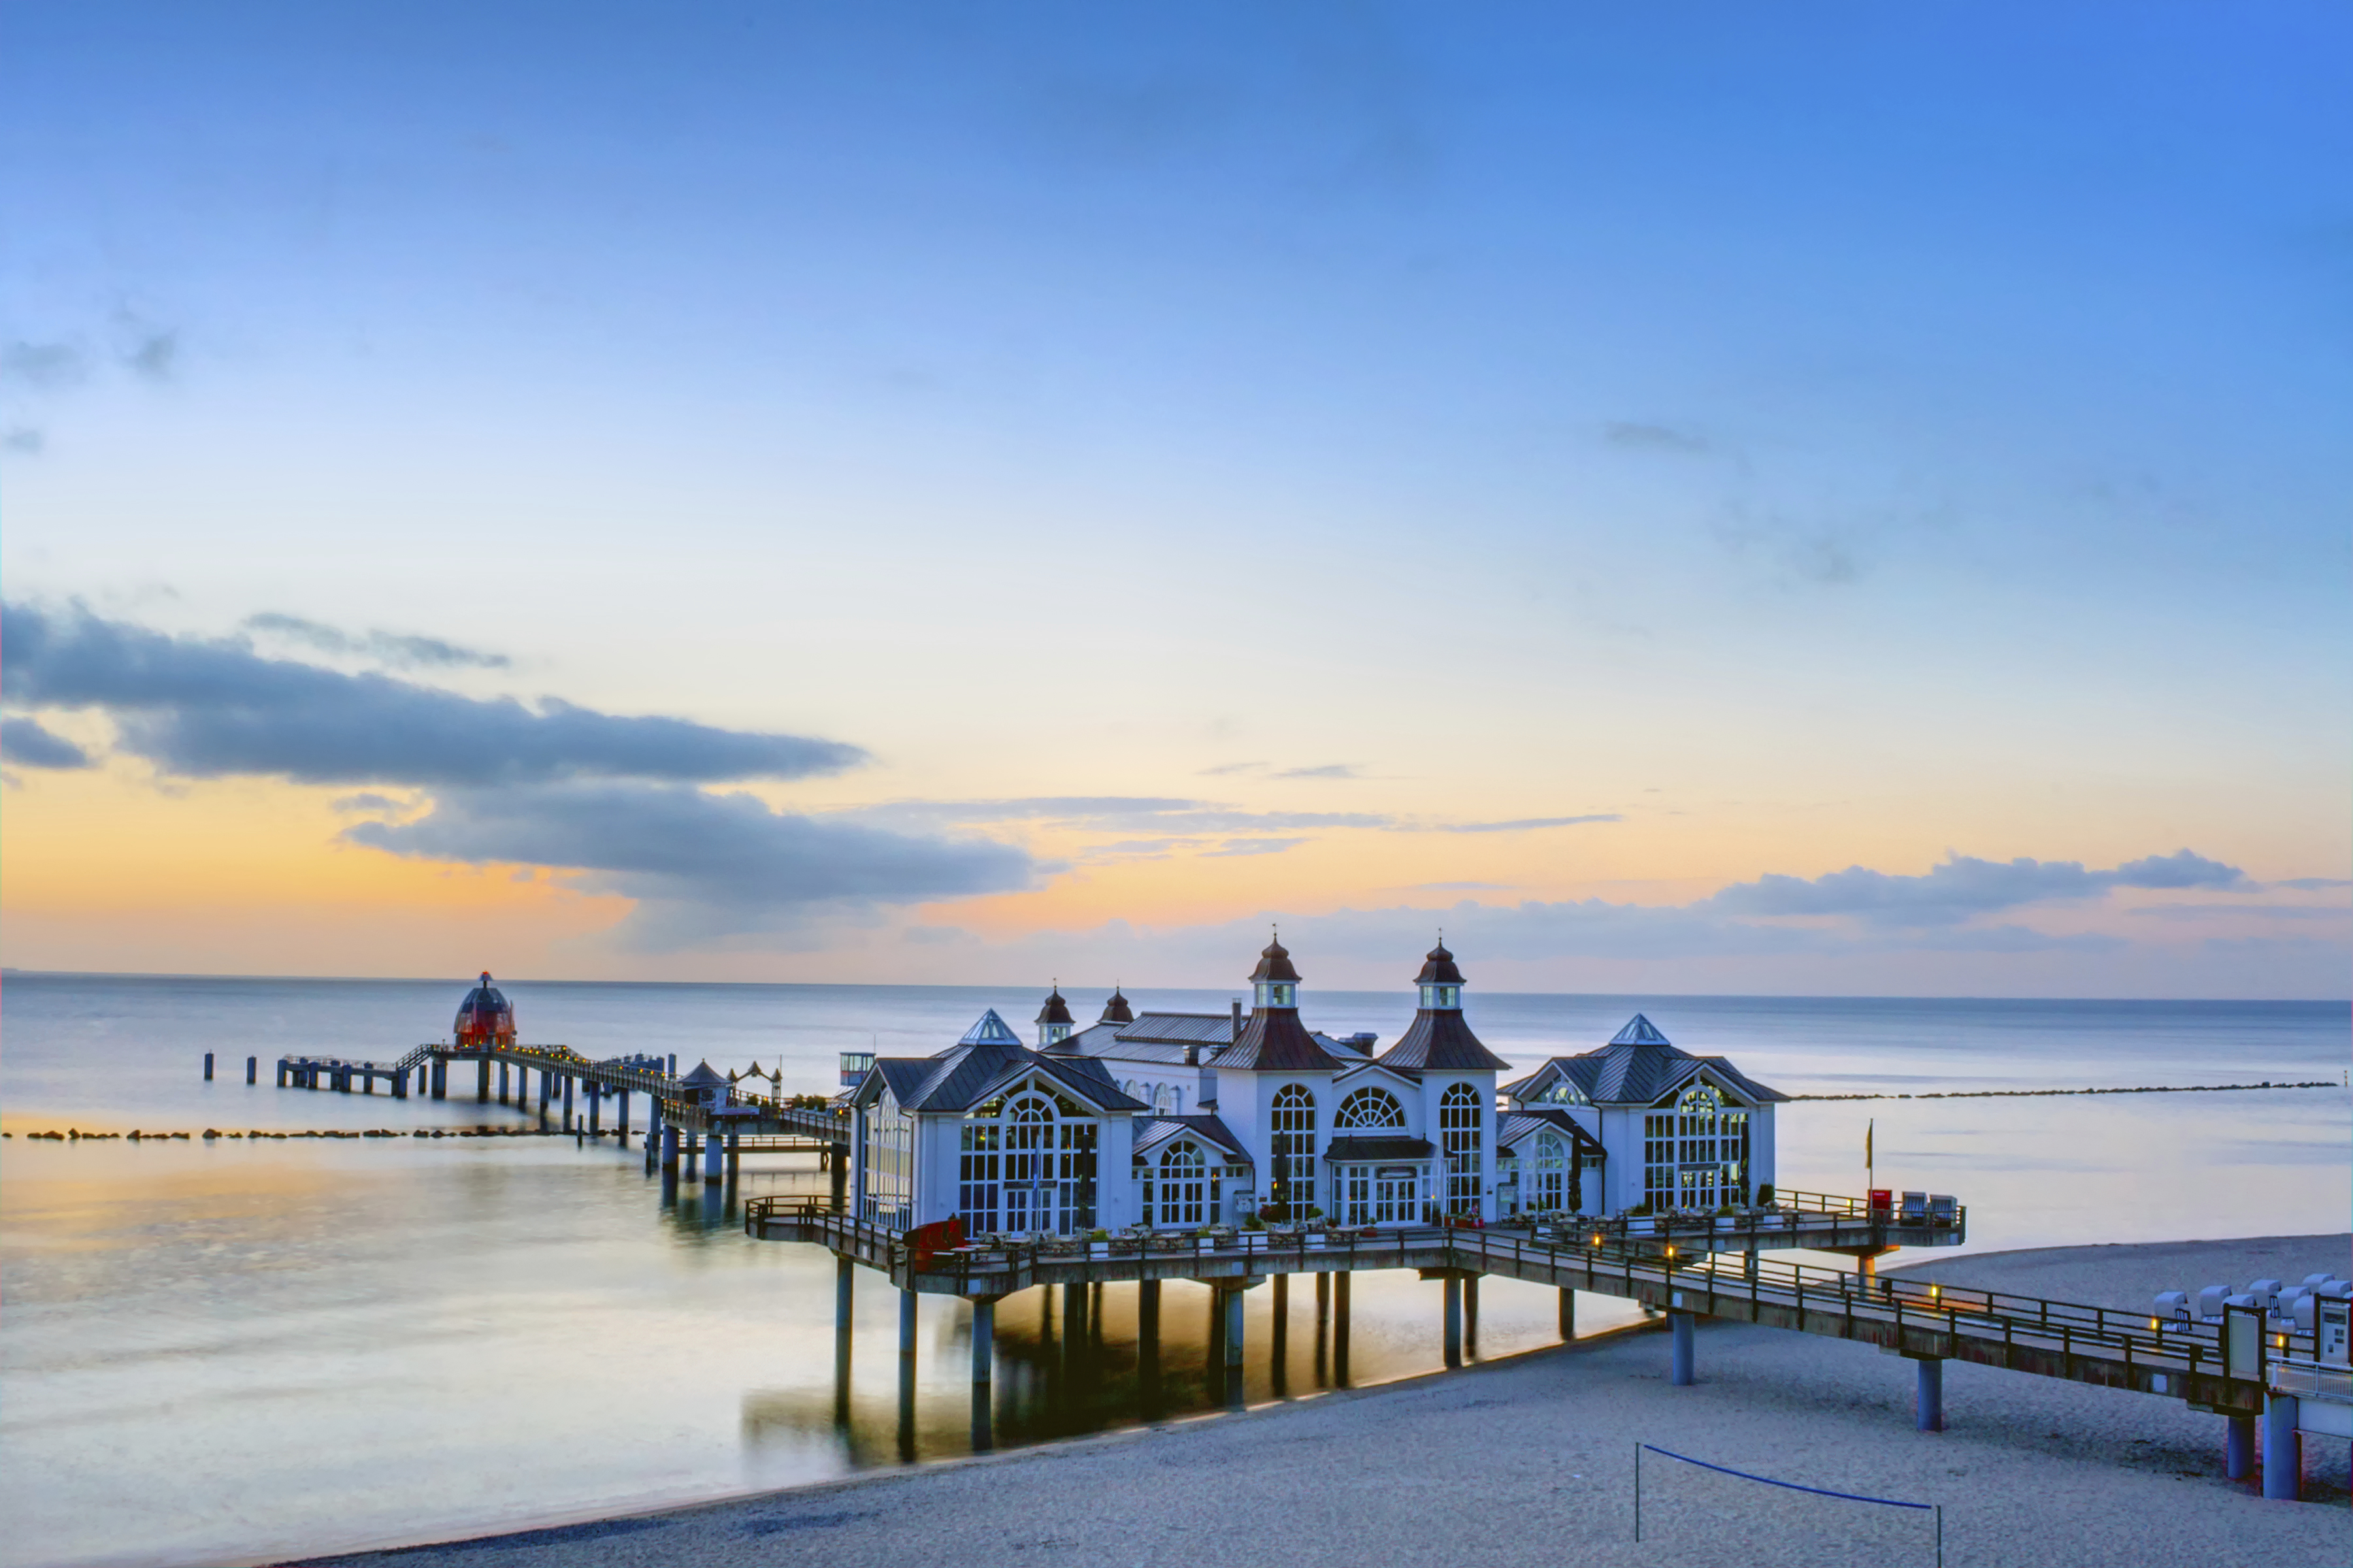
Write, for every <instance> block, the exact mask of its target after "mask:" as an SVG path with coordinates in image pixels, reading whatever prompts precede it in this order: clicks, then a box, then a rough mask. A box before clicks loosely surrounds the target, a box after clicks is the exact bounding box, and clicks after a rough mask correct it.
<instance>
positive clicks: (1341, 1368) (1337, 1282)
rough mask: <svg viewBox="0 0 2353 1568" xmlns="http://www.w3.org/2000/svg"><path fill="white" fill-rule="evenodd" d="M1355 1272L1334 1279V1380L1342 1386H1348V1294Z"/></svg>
mask: <svg viewBox="0 0 2353 1568" xmlns="http://www.w3.org/2000/svg"><path fill="white" fill-rule="evenodd" d="M1354 1279H1356V1276H1355V1275H1353V1274H1342V1275H1340V1276H1338V1277H1336V1278H1335V1279H1333V1281H1332V1381H1333V1382H1334V1383H1335V1384H1339V1385H1340V1386H1341V1387H1342V1388H1345V1387H1347V1386H1348V1295H1349V1291H1350V1289H1351V1283H1350V1282H1351V1281H1352V1280H1354Z"/></svg>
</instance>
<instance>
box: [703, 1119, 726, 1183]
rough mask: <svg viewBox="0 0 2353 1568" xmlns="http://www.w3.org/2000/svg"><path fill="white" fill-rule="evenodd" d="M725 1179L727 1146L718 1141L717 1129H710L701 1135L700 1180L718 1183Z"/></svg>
mask: <svg viewBox="0 0 2353 1568" xmlns="http://www.w3.org/2000/svg"><path fill="white" fill-rule="evenodd" d="M726 1178H727V1145H726V1144H724V1143H723V1142H721V1141H720V1136H719V1129H717V1128H716V1127H714V1128H712V1130H711V1131H708V1132H706V1133H704V1134H703V1135H702V1179H703V1180H704V1181H706V1182H720V1181H724V1180H726Z"/></svg>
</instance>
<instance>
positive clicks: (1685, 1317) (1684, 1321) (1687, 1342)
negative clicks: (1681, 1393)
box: [1667, 1312, 1699, 1388]
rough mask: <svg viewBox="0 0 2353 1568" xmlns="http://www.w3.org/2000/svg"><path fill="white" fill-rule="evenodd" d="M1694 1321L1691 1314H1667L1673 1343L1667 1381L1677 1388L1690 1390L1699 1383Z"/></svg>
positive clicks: (1668, 1328) (1668, 1329) (1669, 1333)
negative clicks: (1694, 1344)
mask: <svg viewBox="0 0 2353 1568" xmlns="http://www.w3.org/2000/svg"><path fill="white" fill-rule="evenodd" d="M1693 1324H1694V1319H1693V1315H1692V1314H1691V1313H1689V1312H1669V1313H1668V1314H1667V1331H1668V1337H1669V1339H1670V1340H1672V1342H1673V1344H1672V1350H1671V1352H1669V1355H1668V1370H1669V1373H1670V1375H1669V1376H1668V1379H1667V1381H1668V1382H1669V1383H1671V1384H1673V1385H1674V1386H1675V1387H1677V1388H1689V1387H1690V1386H1691V1385H1692V1384H1694V1383H1697V1382H1698V1381H1699V1379H1698V1377H1697V1376H1696V1375H1695V1373H1696V1363H1697V1359H1698V1358H1697V1354H1696V1352H1695V1351H1694V1346H1693V1333H1692V1329H1693Z"/></svg>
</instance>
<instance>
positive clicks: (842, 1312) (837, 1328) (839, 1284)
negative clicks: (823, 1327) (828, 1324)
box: [833, 1258, 858, 1351]
mask: <svg viewBox="0 0 2353 1568" xmlns="http://www.w3.org/2000/svg"><path fill="white" fill-rule="evenodd" d="M857 1269H858V1265H856V1264H855V1263H852V1262H851V1261H850V1260H849V1258H835V1259H834V1260H833V1331H834V1335H835V1337H836V1342H837V1344H838V1345H839V1347H840V1348H841V1349H843V1350H845V1351H846V1350H847V1348H848V1346H849V1317H850V1312H851V1310H852V1309H853V1308H854V1307H855V1305H856V1303H857V1290H856V1282H857Z"/></svg>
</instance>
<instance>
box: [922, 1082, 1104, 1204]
mask: <svg viewBox="0 0 2353 1568" xmlns="http://www.w3.org/2000/svg"><path fill="white" fill-rule="evenodd" d="M1099 1133H1100V1125H1099V1123H1098V1122H1097V1121H1096V1120H1095V1119H1094V1118H1093V1117H1092V1116H1091V1115H1090V1114H1088V1112H1087V1111H1086V1110H1085V1109H1084V1108H1083V1107H1082V1106H1080V1105H1078V1104H1076V1103H1074V1102H1072V1101H1071V1100H1067V1099H1065V1098H1064V1097H1063V1096H1061V1095H1060V1094H1059V1093H1051V1092H1050V1091H1048V1090H1046V1089H1042V1088H1041V1087H1040V1086H1039V1085H1038V1084H1036V1083H1032V1084H1030V1085H1029V1086H1027V1087H1026V1088H1024V1089H1019V1090H1017V1091H1015V1092H1014V1093H1012V1094H1010V1095H1008V1096H1006V1097H1004V1098H1003V1099H999V1100H990V1101H988V1102H987V1104H985V1105H979V1106H976V1107H974V1108H973V1110H971V1111H970V1112H968V1113H967V1114H966V1116H965V1124H964V1127H963V1136H962V1150H961V1153H960V1158H959V1162H958V1171H957V1175H958V1178H959V1182H960V1189H959V1192H958V1203H957V1213H958V1215H959V1216H960V1217H961V1218H962V1219H963V1220H964V1223H965V1231H966V1232H967V1233H969V1234H974V1235H980V1234H986V1233H987V1232H991V1231H998V1230H1007V1231H1014V1232H1025V1231H1048V1232H1051V1233H1054V1234H1057V1235H1067V1234H1068V1233H1070V1232H1071V1231H1072V1230H1082V1229H1087V1228H1090V1227H1092V1226H1093V1224H1094V1210H1095V1154H1096V1148H1097V1143H1098V1141H1099Z"/></svg>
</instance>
